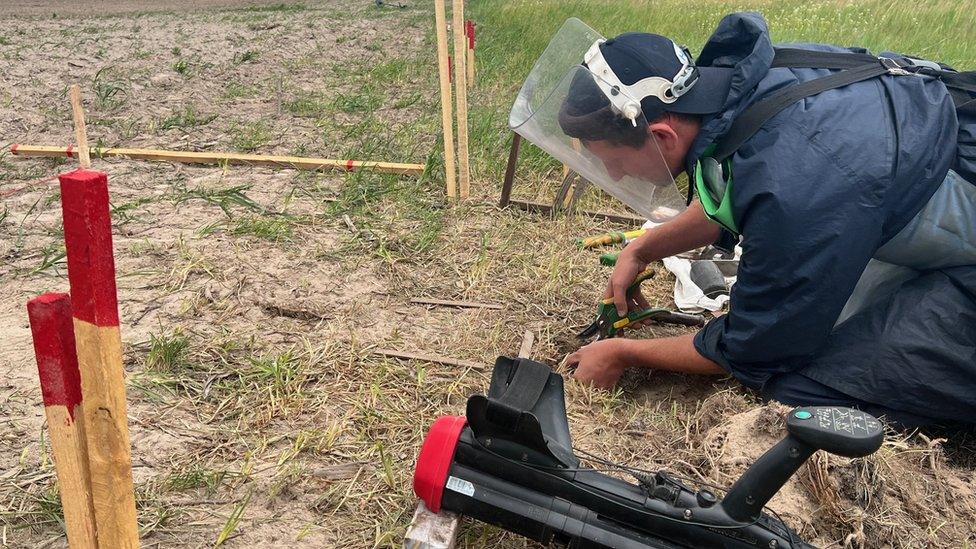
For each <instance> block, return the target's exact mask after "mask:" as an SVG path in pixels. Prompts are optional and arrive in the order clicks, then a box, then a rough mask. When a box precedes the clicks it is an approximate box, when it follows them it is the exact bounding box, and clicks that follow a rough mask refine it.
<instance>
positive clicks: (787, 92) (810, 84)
mask: <svg viewBox="0 0 976 549" xmlns="http://www.w3.org/2000/svg"><path fill="white" fill-rule="evenodd" d="M872 59H874V62H872V63H871V64H867V65H866V64H864V63H860V64H859V66H857V67H856V68H850V69H845V70H842V71H840V72H836V73H834V74H831V75H829V76H824V77H822V78H815V79H813V80H808V81H806V82H803V83H800V84H795V85H793V86H789V87H786V88H783V89H782V90H780V91H778V92H776V93H774V94H772V95H770V96H769V97H766V98H764V99H762V100H760V101H758V102H756V104H754V105H752V106H751V107H749V108H748V109H746V110H745V112H743V113H742V114H741V115H739V117H738V118H736V119H735V122H733V123H732V127H731V128H729V132H728V133H727V134H726V135H725V137H723V138H722V140H721V141H719V143H718V144H717V145H716V147H715V151H714V153H713V154H712V156H713V157H714V158H715V159H716V160H718V161H719V162H721V161H722V160H725V159H726V158H728V157H730V156H732V154H733V153H735V151H736V150H738V149H739V147H740V146H742V144H743V143H745V142H746V141H747V140H748V139H749V138H750V137H752V136H753V135H755V134H756V132H758V131H759V129H760V128H761V127H762V125H763V124H765V123H766V121H768V120H769V119H770V118H772V117H774V116H776V115H777V114H779V113H780V112H781V111H783V109H785V108H786V107H789V106H790V105H792V104H793V103H796V102H797V101H799V100H801V99H804V98H806V97H810V96H812V95H817V94H818V93H821V92H824V91H827V90H833V89H836V88H842V87H844V86H847V85H849V84H853V83H855V82H861V81H863V80H870V79H871V78H875V77H877V76H880V75H882V74H885V73H887V72H888V71H889V69H890V68H891V67H887V66H885V65H883V64H882V63H881V62H880V61H879V60H878V59H877V58H872Z"/></svg>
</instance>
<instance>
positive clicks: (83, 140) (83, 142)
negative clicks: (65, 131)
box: [71, 84, 91, 168]
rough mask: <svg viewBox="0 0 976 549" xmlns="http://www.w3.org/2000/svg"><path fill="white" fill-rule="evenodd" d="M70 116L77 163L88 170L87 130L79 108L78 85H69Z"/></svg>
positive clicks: (83, 114)
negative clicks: (76, 149)
mask: <svg viewBox="0 0 976 549" xmlns="http://www.w3.org/2000/svg"><path fill="white" fill-rule="evenodd" d="M71 116H72V118H73V119H74V122H75V145H76V146H77V147H78V163H79V164H80V165H81V167H82V168H90V167H91V156H90V155H89V154H88V130H86V129H85V109H84V108H83V107H82V106H81V88H80V87H79V86H78V84H72V85H71Z"/></svg>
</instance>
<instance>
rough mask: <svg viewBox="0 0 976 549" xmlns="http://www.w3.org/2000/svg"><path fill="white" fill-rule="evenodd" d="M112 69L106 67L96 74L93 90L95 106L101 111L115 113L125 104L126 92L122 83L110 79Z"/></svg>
mask: <svg viewBox="0 0 976 549" xmlns="http://www.w3.org/2000/svg"><path fill="white" fill-rule="evenodd" d="M110 69H112V67H104V68H102V69H100V70H99V71H98V72H97V73H95V79H94V80H93V82H92V89H93V91H94V92H95V105H96V106H97V107H98V108H99V109H103V110H107V111H114V110H116V109H118V108H119V107H121V106H122V105H123V104H124V103H125V98H126V91H125V87H124V84H123V83H122V82H119V81H117V80H111V79H110V76H109V73H108V71H109V70H110Z"/></svg>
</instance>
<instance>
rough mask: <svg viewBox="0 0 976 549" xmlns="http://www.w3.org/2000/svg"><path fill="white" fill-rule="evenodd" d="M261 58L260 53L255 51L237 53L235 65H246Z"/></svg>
mask: <svg viewBox="0 0 976 549" xmlns="http://www.w3.org/2000/svg"><path fill="white" fill-rule="evenodd" d="M260 56H261V54H260V53H258V52H256V51H253V50H246V51H244V52H241V53H235V54H234V64H235V65H243V64H244V63H250V62H251V61H257V59H258V57H260Z"/></svg>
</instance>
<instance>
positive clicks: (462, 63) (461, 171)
mask: <svg viewBox="0 0 976 549" xmlns="http://www.w3.org/2000/svg"><path fill="white" fill-rule="evenodd" d="M452 14H453V16H454V23H453V25H454V92H455V98H456V99H457V124H458V130H457V133H458V180H459V181H460V195H461V198H467V197H468V195H469V194H470V192H471V191H470V190H471V172H470V170H469V168H468V83H467V80H468V76H467V71H466V69H465V67H466V66H467V57H468V55H467V53H466V52H467V40H466V39H465V37H464V0H454V8H453V13H452Z"/></svg>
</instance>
